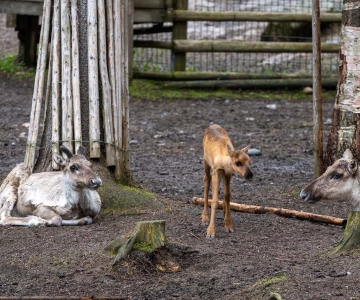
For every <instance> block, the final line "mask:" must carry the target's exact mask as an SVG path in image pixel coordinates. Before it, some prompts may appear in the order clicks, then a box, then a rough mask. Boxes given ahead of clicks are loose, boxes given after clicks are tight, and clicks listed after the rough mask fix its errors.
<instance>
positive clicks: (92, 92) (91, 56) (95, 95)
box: [87, 1, 100, 158]
mask: <svg viewBox="0 0 360 300" xmlns="http://www.w3.org/2000/svg"><path fill="white" fill-rule="evenodd" d="M87 21H88V23H87V24H88V62H89V66H88V71H89V122H90V124H89V138H90V157H91V158H99V157H100V143H99V141H100V104H99V70H98V64H99V60H98V43H97V40H98V36H97V1H88V17H87Z"/></svg>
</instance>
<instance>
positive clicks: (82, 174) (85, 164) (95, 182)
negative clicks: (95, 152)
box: [54, 145, 102, 189]
mask: <svg viewBox="0 0 360 300" xmlns="http://www.w3.org/2000/svg"><path fill="white" fill-rule="evenodd" d="M60 151H61V152H62V153H64V154H65V155H66V156H67V159H65V158H64V157H62V156H61V155H59V154H57V153H55V154H54V161H55V162H56V164H57V165H59V166H60V168H61V169H62V171H63V172H64V177H65V180H66V181H67V182H68V183H70V184H71V185H72V186H74V187H76V188H89V189H97V188H98V187H99V186H100V185H101V183H102V181H101V179H100V178H99V177H98V176H96V174H95V173H94V171H93V170H92V164H91V162H90V161H88V160H87V159H86V157H85V155H86V148H85V147H83V146H80V147H79V149H78V151H77V154H75V155H73V154H72V153H71V151H70V150H69V149H68V148H67V147H65V146H64V145H62V146H60Z"/></svg>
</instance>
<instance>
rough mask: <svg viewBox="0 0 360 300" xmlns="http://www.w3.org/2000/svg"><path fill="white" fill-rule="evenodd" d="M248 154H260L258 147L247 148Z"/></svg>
mask: <svg viewBox="0 0 360 300" xmlns="http://www.w3.org/2000/svg"><path fill="white" fill-rule="evenodd" d="M248 155H250V156H259V155H261V151H260V150H259V149H256V148H251V149H249V150H248Z"/></svg>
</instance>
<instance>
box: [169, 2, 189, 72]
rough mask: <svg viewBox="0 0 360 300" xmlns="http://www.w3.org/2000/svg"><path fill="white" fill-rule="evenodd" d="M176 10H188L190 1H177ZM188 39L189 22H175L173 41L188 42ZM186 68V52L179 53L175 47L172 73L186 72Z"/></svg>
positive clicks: (172, 58) (172, 56)
mask: <svg viewBox="0 0 360 300" xmlns="http://www.w3.org/2000/svg"><path fill="white" fill-rule="evenodd" d="M174 9H176V10H177V9H181V10H185V11H186V10H187V9H188V0H177V1H175V3H174ZM186 39H187V22H186V21H174V23H173V32H172V40H173V42H174V41H175V40H186ZM185 68H186V52H182V53H179V51H176V49H175V47H174V48H172V51H171V70H172V71H185Z"/></svg>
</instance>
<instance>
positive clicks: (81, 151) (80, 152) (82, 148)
mask: <svg viewBox="0 0 360 300" xmlns="http://www.w3.org/2000/svg"><path fill="white" fill-rule="evenodd" d="M76 153H77V154H81V155H84V156H86V148H85V147H84V146H83V145H80V146H79V149H78V151H77V152H76Z"/></svg>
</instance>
